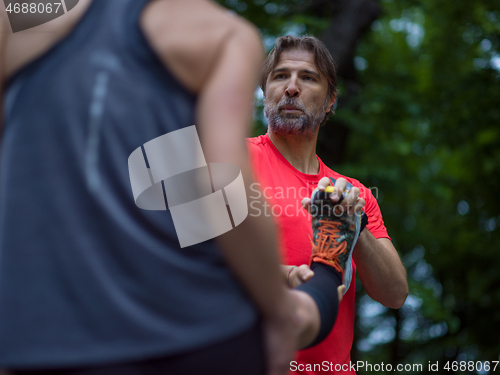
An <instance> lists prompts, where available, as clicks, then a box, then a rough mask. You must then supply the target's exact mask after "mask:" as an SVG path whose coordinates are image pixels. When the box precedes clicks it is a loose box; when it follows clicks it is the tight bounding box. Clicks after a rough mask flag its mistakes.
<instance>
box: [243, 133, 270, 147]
mask: <svg viewBox="0 0 500 375" xmlns="http://www.w3.org/2000/svg"><path fill="white" fill-rule="evenodd" d="M266 143H267V142H266V136H265V135H259V136H257V137H251V138H247V145H248V146H249V147H265V146H266Z"/></svg>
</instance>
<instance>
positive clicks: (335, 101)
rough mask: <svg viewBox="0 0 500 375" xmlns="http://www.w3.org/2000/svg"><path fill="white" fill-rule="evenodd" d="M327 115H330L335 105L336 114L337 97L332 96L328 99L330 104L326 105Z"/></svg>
mask: <svg viewBox="0 0 500 375" xmlns="http://www.w3.org/2000/svg"><path fill="white" fill-rule="evenodd" d="M326 104H327V106H326V113H329V112H330V111H331V109H332V105H334V106H335V107H334V109H333V111H334V112H335V108H337V95H335V94H331V95H330V99H328V102H327V103H326Z"/></svg>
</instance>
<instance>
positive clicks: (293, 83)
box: [285, 78, 300, 97]
mask: <svg viewBox="0 0 500 375" xmlns="http://www.w3.org/2000/svg"><path fill="white" fill-rule="evenodd" d="M285 94H286V96H289V97H298V96H299V95H300V90H299V86H298V85H297V80H296V79H294V78H292V79H290V80H289V81H288V85H287V87H286V89H285Z"/></svg>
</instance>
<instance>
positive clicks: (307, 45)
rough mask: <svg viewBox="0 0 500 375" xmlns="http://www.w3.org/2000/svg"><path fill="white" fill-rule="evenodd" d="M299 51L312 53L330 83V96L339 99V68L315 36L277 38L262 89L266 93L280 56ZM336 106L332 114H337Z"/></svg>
mask: <svg viewBox="0 0 500 375" xmlns="http://www.w3.org/2000/svg"><path fill="white" fill-rule="evenodd" d="M291 49H298V50H303V51H309V52H312V53H313V55H314V62H315V63H316V67H317V68H318V70H319V72H320V74H321V75H322V76H323V77H325V78H326V80H327V82H328V96H329V97H330V95H332V94H333V95H334V96H335V99H336V98H337V67H336V66H335V61H333V58H332V55H330V52H328V50H327V49H326V47H325V45H324V44H323V42H321V41H320V40H319V39H318V38H315V37H313V36H302V37H295V36H291V35H287V36H281V37H279V38H276V41H275V42H274V48H273V49H272V50H271V52H269V54H268V55H267V57H266V60H265V61H264V64H263V67H262V76H261V79H260V87H261V89H262V91H264V95H265V93H266V82H267V77H268V76H269V74H270V73H271V72H272V71H273V69H274V68H275V67H276V65H278V61H279V59H280V55H281V53H282V52H284V51H288V50H291ZM334 107H335V104H334V105H332V108H331V113H334V112H335V108H334Z"/></svg>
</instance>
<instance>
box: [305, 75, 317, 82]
mask: <svg viewBox="0 0 500 375" xmlns="http://www.w3.org/2000/svg"><path fill="white" fill-rule="evenodd" d="M304 79H305V80H306V81H315V78H314V77H313V76H305V77H304Z"/></svg>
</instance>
